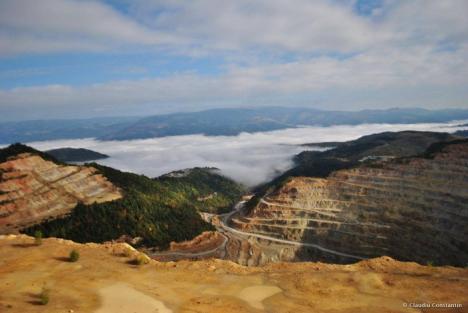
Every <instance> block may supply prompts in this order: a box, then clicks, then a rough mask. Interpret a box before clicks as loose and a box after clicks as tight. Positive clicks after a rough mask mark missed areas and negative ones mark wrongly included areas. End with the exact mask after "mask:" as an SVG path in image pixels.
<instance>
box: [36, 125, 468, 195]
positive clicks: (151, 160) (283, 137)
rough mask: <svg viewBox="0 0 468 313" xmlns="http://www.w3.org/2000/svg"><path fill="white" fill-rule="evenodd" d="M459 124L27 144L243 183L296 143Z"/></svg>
mask: <svg viewBox="0 0 468 313" xmlns="http://www.w3.org/2000/svg"><path fill="white" fill-rule="evenodd" d="M461 123H466V121H465V122H463V121H462V122H451V123H444V124H397V125H395V124H393V125H390V124H362V125H356V126H347V125H341V126H331V127H304V128H291V129H285V130H278V131H271V132H263V133H255V134H248V133H242V134H240V135H238V136H211V137H210V136H204V135H187V136H171V137H162V138H152V139H144V140H128V141H97V140H95V139H92V138H90V139H76V140H54V141H43V142H33V143H28V145H31V146H33V147H34V148H37V149H39V150H48V149H55V148H61V147H73V148H86V149H91V150H94V151H97V152H101V153H104V154H107V155H109V156H110V158H108V159H104V160H99V161H98V163H100V164H103V165H107V166H111V167H114V168H117V169H120V170H122V171H129V172H134V173H139V174H145V175H147V176H150V177H156V176H159V175H162V174H165V173H168V172H171V171H174V170H178V169H184V168H190V167H196V166H199V167H204V166H210V167H217V168H219V169H221V171H222V173H224V175H226V176H229V177H231V178H233V179H235V180H236V181H239V182H241V183H243V184H245V185H247V186H253V185H256V184H259V183H261V182H264V181H267V180H269V179H271V178H273V177H274V176H275V175H277V174H278V173H281V172H283V171H285V170H287V169H288V168H290V167H291V166H292V165H293V163H292V157H293V156H294V155H295V154H297V153H299V152H301V151H304V150H319V149H318V148H307V147H301V146H299V145H300V144H304V143H313V142H325V141H347V140H352V139H357V138H359V137H361V136H363V135H369V134H373V133H379V132H384V131H401V130H419V131H439V132H454V131H456V130H459V129H466V128H467V127H455V126H456V125H459V124H461Z"/></svg>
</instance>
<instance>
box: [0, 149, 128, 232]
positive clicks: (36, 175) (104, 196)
mask: <svg viewBox="0 0 468 313" xmlns="http://www.w3.org/2000/svg"><path fill="white" fill-rule="evenodd" d="M0 175H1V178H0V233H10V232H15V231H17V230H19V229H21V228H24V227H28V226H31V225H33V224H36V223H39V222H41V221H43V220H45V219H49V218H54V217H58V216H61V215H64V214H67V213H69V212H70V211H71V210H72V209H73V208H74V207H75V206H76V204H77V203H78V202H83V203H85V204H91V203H94V202H105V201H111V200H115V199H119V198H121V197H122V195H121V193H120V191H119V189H118V188H117V187H115V186H114V185H113V184H111V183H110V182H109V181H108V180H107V179H106V178H105V177H104V176H102V175H101V174H99V173H97V170H96V169H94V168H93V167H84V166H63V165H57V164H55V163H54V162H51V161H46V160H44V159H43V158H41V157H40V156H38V155H33V154H29V153H22V154H19V155H17V156H16V157H13V158H10V159H9V160H7V161H6V162H3V163H0Z"/></svg>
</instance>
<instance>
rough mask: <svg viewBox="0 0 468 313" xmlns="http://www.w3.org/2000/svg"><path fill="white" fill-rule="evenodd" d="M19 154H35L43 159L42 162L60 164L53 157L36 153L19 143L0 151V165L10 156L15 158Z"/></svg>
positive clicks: (34, 150)
mask: <svg viewBox="0 0 468 313" xmlns="http://www.w3.org/2000/svg"><path fill="white" fill-rule="evenodd" d="M21 153H33V154H37V155H39V156H40V157H41V158H43V159H44V160H47V161H52V162H55V163H58V164H62V163H61V162H60V161H58V160H57V159H55V158H54V157H53V156H51V155H49V154H47V153H44V152H41V151H37V150H36V149H34V148H31V147H29V146H26V145H23V144H21V143H15V144H12V145H9V146H8V147H6V148H3V149H0V163H3V162H5V161H7V160H8V158H10V157H12V156H16V155H18V154H21Z"/></svg>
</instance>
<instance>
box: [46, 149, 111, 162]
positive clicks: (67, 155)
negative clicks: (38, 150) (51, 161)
mask: <svg viewBox="0 0 468 313" xmlns="http://www.w3.org/2000/svg"><path fill="white" fill-rule="evenodd" d="M45 153H47V154H50V155H51V156H53V157H54V158H56V159H57V160H60V161H62V162H86V161H91V160H99V159H105V158H108V157H109V156H108V155H105V154H102V153H99V152H96V151H93V150H89V149H83V148H59V149H53V150H47V151H46V152H45Z"/></svg>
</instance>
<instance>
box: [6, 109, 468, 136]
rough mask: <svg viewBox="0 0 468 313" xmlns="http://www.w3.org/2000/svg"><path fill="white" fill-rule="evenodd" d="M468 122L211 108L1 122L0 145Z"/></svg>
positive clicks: (412, 114)
mask: <svg viewBox="0 0 468 313" xmlns="http://www.w3.org/2000/svg"><path fill="white" fill-rule="evenodd" d="M461 119H468V110H466V109H445V110H426V109H418V108H415V109H398V108H395V109H388V110H362V111H325V110H317V109H308V108H284V107H263V108H254V109H212V110H206V111H200V112H187V113H173V114H166V115H156V116H151V117H146V118H138V117H115V118H95V119H88V120H42V121H23V122H8V123H1V124H0V143H3V144H7V143H13V142H31V141H40V140H53V139H76V138H86V137H94V138H97V139H99V140H131V139H145V138H153V137H164V136H176V135H190V134H205V135H208V136H221V135H224V136H231V135H237V134H239V133H241V132H249V133H254V132H262V131H271V130H278V129H285V128H294V127H298V126H312V125H317V126H330V125H357V124H363V123H390V124H400V123H401V124H409V123H437V122H439V123H440V122H447V121H451V120H461Z"/></svg>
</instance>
